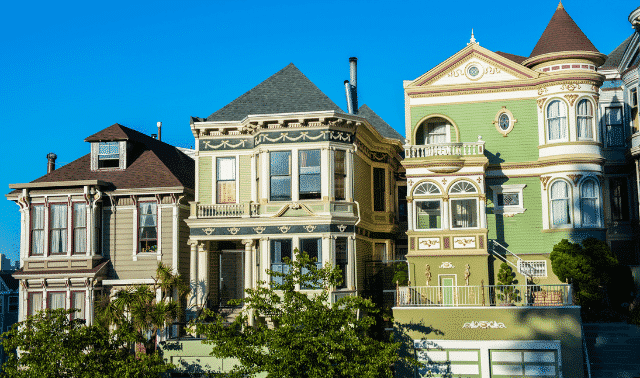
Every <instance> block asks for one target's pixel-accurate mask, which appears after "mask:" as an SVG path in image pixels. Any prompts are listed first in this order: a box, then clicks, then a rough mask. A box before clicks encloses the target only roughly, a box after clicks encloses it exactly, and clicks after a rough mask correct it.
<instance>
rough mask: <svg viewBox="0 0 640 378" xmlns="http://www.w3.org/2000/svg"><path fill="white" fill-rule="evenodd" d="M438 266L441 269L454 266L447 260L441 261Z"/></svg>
mask: <svg viewBox="0 0 640 378" xmlns="http://www.w3.org/2000/svg"><path fill="white" fill-rule="evenodd" d="M440 268H441V269H453V268H455V266H454V265H453V264H452V263H451V262H449V261H443V262H442V264H440Z"/></svg>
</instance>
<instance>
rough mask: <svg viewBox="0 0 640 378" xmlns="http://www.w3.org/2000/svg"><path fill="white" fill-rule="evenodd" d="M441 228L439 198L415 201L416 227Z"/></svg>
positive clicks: (420, 228)
mask: <svg viewBox="0 0 640 378" xmlns="http://www.w3.org/2000/svg"><path fill="white" fill-rule="evenodd" d="M440 228H442V208H441V205H440V200H429V201H416V229H418V230H425V229H432V230H433V229H440Z"/></svg>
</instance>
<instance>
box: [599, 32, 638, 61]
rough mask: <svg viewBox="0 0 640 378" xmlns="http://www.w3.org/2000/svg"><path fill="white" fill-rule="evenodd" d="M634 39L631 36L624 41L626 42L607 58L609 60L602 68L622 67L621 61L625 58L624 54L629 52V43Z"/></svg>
mask: <svg viewBox="0 0 640 378" xmlns="http://www.w3.org/2000/svg"><path fill="white" fill-rule="evenodd" d="M632 37H633V34H631V35H630V36H629V37H627V39H625V40H624V42H622V43H621V44H620V46H618V47H616V48H615V49H614V50H613V51H612V52H611V54H609V56H607V60H606V61H605V62H604V64H603V65H602V66H600V68H605V69H607V68H618V66H619V65H620V61H621V60H622V57H623V56H624V52H625V51H626V50H627V46H628V45H629V43H630V42H631V38H632Z"/></svg>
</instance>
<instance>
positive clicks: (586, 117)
mask: <svg viewBox="0 0 640 378" xmlns="http://www.w3.org/2000/svg"><path fill="white" fill-rule="evenodd" d="M583 102H586V103H587V104H589V107H590V109H591V114H580V113H578V109H579V108H580V104H581V103H583ZM595 109H596V107H595V106H594V104H593V103H592V102H591V100H589V99H588V98H582V99H580V100H578V102H577V103H576V138H577V139H578V140H595V139H596V130H595V127H594V122H593V121H594V119H595V116H594V112H595ZM581 119H584V120H586V122H588V123H589V130H591V137H590V138H589V137H585V136H583V135H581V134H580V120H581Z"/></svg>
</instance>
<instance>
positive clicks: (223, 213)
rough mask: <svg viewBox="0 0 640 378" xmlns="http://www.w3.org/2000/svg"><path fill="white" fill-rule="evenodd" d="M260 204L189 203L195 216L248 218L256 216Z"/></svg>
mask: <svg viewBox="0 0 640 378" xmlns="http://www.w3.org/2000/svg"><path fill="white" fill-rule="evenodd" d="M259 208H260V205H259V204H257V203H249V202H245V203H229V204H213V205H203V204H199V203H197V202H193V203H191V215H192V216H193V215H194V213H195V215H196V217H197V218H248V217H257V216H258V211H259Z"/></svg>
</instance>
